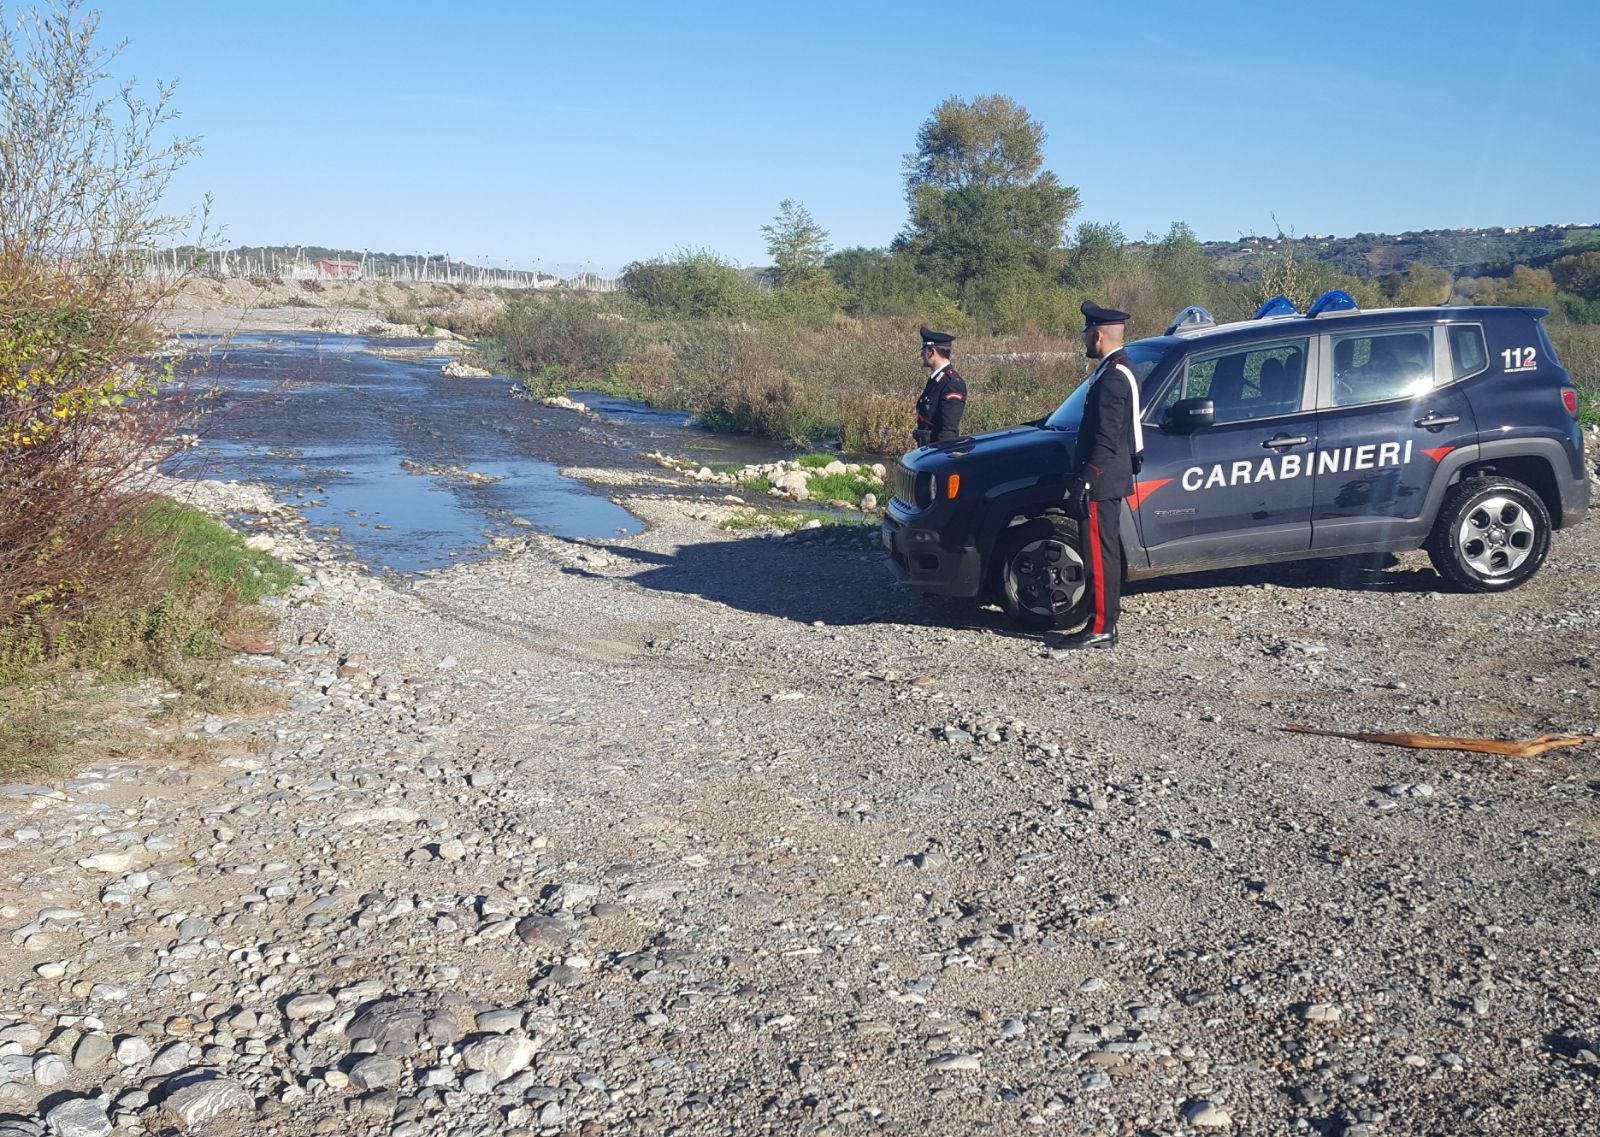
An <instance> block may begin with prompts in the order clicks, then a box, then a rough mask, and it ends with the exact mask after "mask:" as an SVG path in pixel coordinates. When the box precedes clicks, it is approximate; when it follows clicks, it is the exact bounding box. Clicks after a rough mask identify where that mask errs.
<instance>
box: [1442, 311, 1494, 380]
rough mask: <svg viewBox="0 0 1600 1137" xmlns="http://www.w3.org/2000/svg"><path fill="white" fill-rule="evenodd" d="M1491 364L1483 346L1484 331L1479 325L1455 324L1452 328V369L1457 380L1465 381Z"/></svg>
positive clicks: (1452, 374)
mask: <svg viewBox="0 0 1600 1137" xmlns="http://www.w3.org/2000/svg"><path fill="white" fill-rule="evenodd" d="M1488 362H1489V352H1488V349H1487V348H1485V347H1484V346H1483V329H1482V328H1481V327H1479V326H1478V325H1477V324H1455V325H1452V326H1451V328H1450V368H1451V376H1452V378H1455V379H1465V378H1466V377H1467V376H1468V375H1475V374H1477V373H1478V372H1479V371H1482V370H1483V368H1484V365H1485V364H1487V363H1488Z"/></svg>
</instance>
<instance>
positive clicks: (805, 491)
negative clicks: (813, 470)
mask: <svg viewBox="0 0 1600 1137" xmlns="http://www.w3.org/2000/svg"><path fill="white" fill-rule="evenodd" d="M809 483H810V477H809V475H808V474H807V473H806V471H804V470H790V471H789V472H788V473H786V474H779V475H778V476H777V477H776V478H774V479H773V480H772V488H773V490H775V491H776V492H778V493H781V494H786V495H788V496H789V497H792V498H793V499H794V500H795V501H809V500H811V488H810V484H809Z"/></svg>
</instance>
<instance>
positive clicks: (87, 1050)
mask: <svg viewBox="0 0 1600 1137" xmlns="http://www.w3.org/2000/svg"><path fill="white" fill-rule="evenodd" d="M110 1057H111V1040H110V1039H109V1038H107V1037H106V1036H105V1035H103V1034H86V1035H84V1036H83V1037H82V1038H80V1039H78V1045H77V1046H75V1047H73V1048H72V1064H73V1065H74V1066H76V1067H77V1068H78V1069H80V1070H87V1069H89V1068H90V1067H92V1066H98V1065H100V1063H102V1062H104V1061H105V1060H106V1059H107V1058H110Z"/></svg>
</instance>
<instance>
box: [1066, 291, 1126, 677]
mask: <svg viewBox="0 0 1600 1137" xmlns="http://www.w3.org/2000/svg"><path fill="white" fill-rule="evenodd" d="M1079 310H1080V311H1081V312H1082V313H1083V348H1084V353H1085V354H1086V355H1087V356H1088V357H1089V358H1090V359H1098V360H1099V361H1100V366H1099V367H1097V368H1095V371H1094V374H1093V375H1091V376H1089V378H1088V379H1087V380H1085V382H1087V383H1088V384H1089V393H1088V396H1087V397H1086V398H1085V399H1084V404H1083V423H1082V425H1081V426H1080V427H1079V428H1078V447H1077V452H1076V454H1075V456H1074V460H1075V465H1076V473H1075V475H1074V476H1073V477H1072V478H1071V479H1069V480H1068V482H1067V498H1066V503H1065V506H1066V511H1067V515H1068V516H1070V517H1075V518H1077V519H1078V554H1079V555H1080V556H1081V557H1082V558H1083V567H1084V586H1085V588H1086V589H1087V591H1088V602H1089V605H1088V607H1089V622H1088V624H1087V625H1085V627H1084V629H1083V630H1082V631H1081V632H1078V633H1077V634H1076V635H1072V636H1068V637H1067V638H1066V640H1065V641H1064V642H1063V643H1062V644H1061V646H1062V647H1064V648H1069V649H1077V648H1109V647H1115V646H1116V643H1117V617H1118V616H1119V615H1121V612H1122V542H1121V539H1120V537H1119V535H1118V531H1119V529H1120V523H1121V521H1122V499H1123V498H1125V497H1127V496H1128V495H1129V494H1130V493H1132V492H1133V475H1134V474H1135V473H1136V472H1137V462H1138V460H1139V457H1142V455H1140V454H1139V452H1140V450H1141V449H1142V446H1141V445H1140V442H1141V436H1140V434H1139V385H1138V380H1137V379H1136V378H1135V377H1134V374H1133V368H1132V367H1131V366H1130V365H1129V362H1128V354H1127V352H1125V351H1123V350H1122V335H1123V325H1124V324H1126V323H1127V322H1128V314H1127V313H1126V312H1119V311H1117V310H1116V309H1115V308H1102V307H1100V305H1098V304H1095V303H1092V302H1091V301H1088V300H1085V301H1084V302H1083V305H1082V307H1081V308H1080V309H1079Z"/></svg>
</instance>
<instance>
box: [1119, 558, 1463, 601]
mask: <svg viewBox="0 0 1600 1137" xmlns="http://www.w3.org/2000/svg"><path fill="white" fill-rule="evenodd" d="M1399 563H1400V560H1399V558H1398V557H1396V556H1395V555H1394V554H1393V553H1380V554H1376V555H1373V556H1362V557H1335V558H1329V559H1328V560H1320V561H1290V562H1288V563H1285V564H1277V565H1253V566H1251V567H1249V568H1235V569H1212V570H1209V571H1206V572H1191V573H1182V574H1179V575H1175V576H1164V577H1160V578H1158V579H1155V580H1142V581H1138V582H1136V583H1133V584H1130V585H1128V589H1127V591H1128V592H1129V593H1153V592H1181V591H1189V590H1192V589H1197V588H1243V587H1248V586H1250V585H1260V584H1270V585H1273V586H1274V587H1277V588H1332V589H1337V590H1339V591H1343V592H1387V593H1422V592H1440V591H1445V592H1448V591H1450V586H1449V585H1447V584H1446V583H1445V582H1444V581H1443V580H1441V579H1440V578H1439V574H1438V573H1436V572H1434V571H1433V570H1432V569H1431V568H1403V569H1397V568H1395V567H1394V566H1396V565H1398V564H1399Z"/></svg>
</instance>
